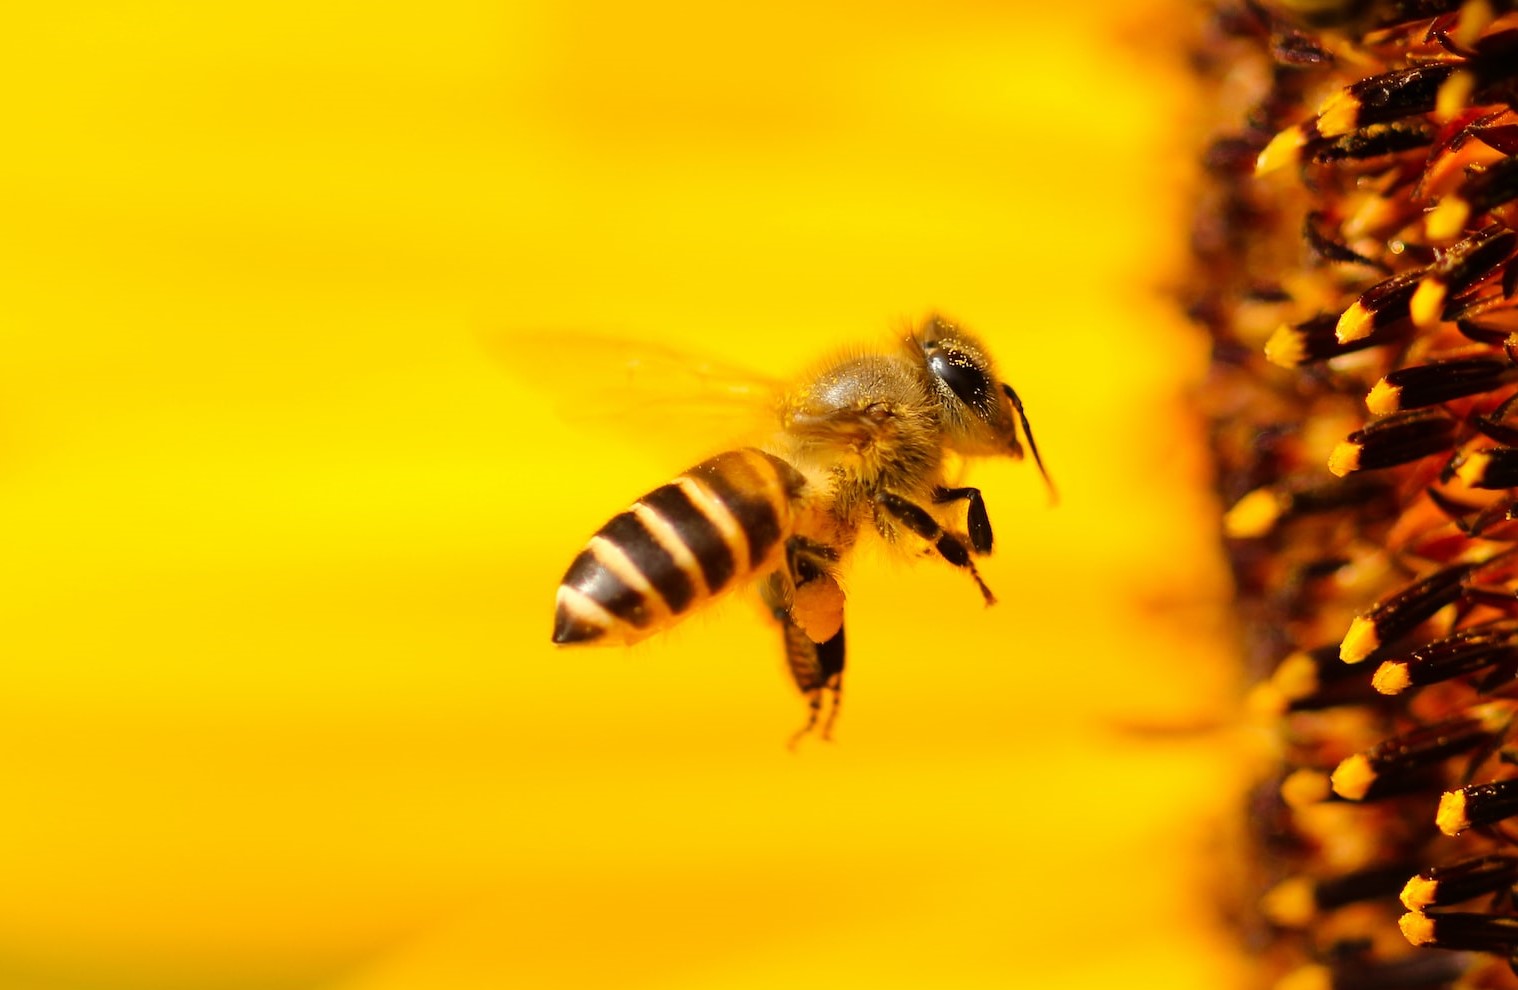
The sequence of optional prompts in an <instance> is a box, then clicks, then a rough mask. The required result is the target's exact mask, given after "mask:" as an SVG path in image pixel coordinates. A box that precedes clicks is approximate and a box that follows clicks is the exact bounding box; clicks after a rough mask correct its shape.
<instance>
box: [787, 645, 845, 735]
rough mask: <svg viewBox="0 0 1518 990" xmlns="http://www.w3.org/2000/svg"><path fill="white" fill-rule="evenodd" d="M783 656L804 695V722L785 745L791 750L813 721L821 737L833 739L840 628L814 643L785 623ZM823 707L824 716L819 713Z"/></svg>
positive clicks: (840, 687)
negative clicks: (819, 730) (825, 714)
mask: <svg viewBox="0 0 1518 990" xmlns="http://www.w3.org/2000/svg"><path fill="white" fill-rule="evenodd" d="M785 658H786V662H787V664H788V665H789V666H790V668H791V676H792V677H793V678H795V681H796V686H797V687H799V688H800V689H801V693H802V694H803V695H804V696H805V697H806V703H807V716H806V724H805V725H803V726H802V727H801V728H799V729H797V730H796V732H795V733H793V734H792V735H791V738H790V741H789V742H788V743H787V744H786V745H787V747H788V748H790V749H795V748H796V746H797V745H799V744H800V742H801V740H802V739H804V738H805V737H806V736H808V735H809V734H811V733H812V732H813V731H814V730H815V729H816V728H817V723H818V722H819V721H820V722H821V723H822V732H821V736H822V738H823V739H824V740H831V739H832V738H833V723H835V722H836V721H837V720H838V709H839V706H840V705H841V704H842V703H843V658H844V640H843V627H842V626H840V627H839V628H838V632H836V633H834V634H833V638H832V639H830V640H828V641H827V642H825V643H814V642H812V641H811V639H810V638H808V637H807V635H806V633H804V632H802V631H801V627H800V626H797V625H796V624H795V623H793V622H789V621H787V622H785ZM824 707H826V708H827V716H826V717H825V718H824V717H823V714H822V710H823V708H824Z"/></svg>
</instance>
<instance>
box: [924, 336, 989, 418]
mask: <svg viewBox="0 0 1518 990" xmlns="http://www.w3.org/2000/svg"><path fill="white" fill-rule="evenodd" d="M927 359H928V367H929V368H930V369H932V371H933V374H934V375H935V376H936V377H937V378H938V380H939V381H941V382H943V383H944V384H945V385H947V386H949V390H950V391H952V392H953V393H954V394H955V395H956V396H958V397H959V400H960V401H961V402H963V403H964V404H965V405H967V406H970V407H971V408H973V409H981V410H984V409H986V408H988V406H989V405H990V400H991V393H992V388H991V379H990V376H988V375H987V374H986V373H985V372H984V371H983V370H981V368H980V366H979V365H978V364H976V363H975V362H974V361H973V360H972V359H971V358H970V356H969V355H968V354H965V353H964V352H963V351H961V350H958V349H957V348H953V347H933V348H929V349H928V351H927Z"/></svg>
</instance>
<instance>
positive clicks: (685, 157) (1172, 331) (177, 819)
mask: <svg viewBox="0 0 1518 990" xmlns="http://www.w3.org/2000/svg"><path fill="white" fill-rule="evenodd" d="M1173 14H1174V12H1169V13H1167V12H1166V11H1165V10H1162V9H1160V8H1155V9H1154V10H1152V11H1150V10H1147V9H1146V10H1145V11H1144V12H1143V13H1141V14H1139V13H1134V12H1133V11H1132V10H1131V9H1130V5H1126V4H1120V3H1094V4H1092V3H1088V4H1079V5H1047V4H1037V5H1035V4H1020V3H1013V4H991V3H962V4H952V5H947V6H942V5H940V6H939V7H929V6H921V7H912V6H896V5H886V6H884V7H882V6H880V5H876V4H863V3H852V4H836V5H828V6H826V7H822V8H818V7H816V6H815V5H812V4H801V3H794V4H790V3H783V4H780V5H766V6H764V7H762V8H761V7H755V8H752V9H749V8H735V9H729V8H727V7H724V6H722V5H707V4H687V5H682V4H678V3H674V4H652V5H650V4H606V5H596V4H586V3H568V4H554V3H546V2H544V3H538V2H528V3H509V2H508V3H504V4H492V3H480V2H473V0H439V2H434V3H429V4H410V5H404V4H401V5H398V4H360V3H341V2H337V3H319V4H311V3H288V2H283V0H272V2H268V3H261V4H256V5H238V4H233V5H224V4H189V3H155V2H143V3H133V4H105V3H95V4H92V3H83V4H59V5H46V4H37V5H30V6H29V7H27V8H25V9H19V10H13V11H9V12H8V15H7V18H6V21H7V27H6V30H5V32H4V33H5V39H4V41H3V42H0V49H3V52H4V57H3V58H0V81H3V84H4V88H5V90H6V92H7V94H8V99H7V100H6V101H5V102H6V105H7V111H6V114H5V116H6V120H7V123H6V128H5V130H6V132H7V136H8V141H7V142H6V143H7V145H8V146H9V147H8V150H7V151H6V153H5V154H4V155H3V156H0V197H3V209H0V216H3V217H4V219H3V220H0V224H3V226H4V229H5V235H4V236H3V237H0V286H3V291H0V298H3V299H4V307H3V309H4V312H3V315H0V767H3V768H4V769H3V772H0V780H3V781H4V784H3V793H4V796H5V809H6V810H5V814H4V815H3V816H0V878H3V881H0V986H3V987H5V988H11V987H15V988H18V990H53V988H59V990H62V988H87V990H118V988H119V990H127V988H133V990H135V988H146V987H153V988H195V990H206V988H228V990H231V988H255V987H256V988H259V990H273V988H285V987H288V988H324V990H325V988H333V990H402V988H404V990H412V988H417V990H422V988H453V987H462V988H467V987H492V988H500V987H524V988H525V987H543V988H555V987H647V988H655V987H657V988H734V990H737V988H769V987H776V986H787V987H796V988H801V987H829V988H839V987H871V988H893V987H943V988H982V987H985V988H990V987H1008V986H1028V987H1040V988H1064V987H1084V986H1100V987H1112V986H1156V987H1167V988H1180V990H1184V988H1188V987H1199V988H1200V987H1209V988H1211V987H1216V986H1219V985H1220V983H1226V981H1227V980H1228V979H1229V978H1230V976H1231V974H1230V972H1229V970H1228V967H1227V964H1226V962H1225V959H1226V957H1225V956H1224V955H1223V954H1222V953H1221V951H1220V950H1219V949H1218V948H1217V947H1216V945H1214V943H1217V944H1219V945H1220V944H1222V943H1223V941H1224V939H1225V938H1226V936H1225V935H1224V934H1222V923H1221V922H1220V921H1219V920H1218V919H1219V914H1218V909H1217V907H1216V904H1217V901H1218V898H1217V896H1216V895H1217V894H1218V891H1219V890H1220V889H1221V888H1222V887H1223V886H1224V885H1225V883H1226V881H1225V876H1224V874H1223V873H1222V872H1221V869H1220V867H1219V866H1218V865H1217V862H1216V861H1215V860H1211V859H1209V853H1211V852H1215V851H1216V848H1217V847H1219V846H1222V845H1225V844H1226V840H1227V834H1226V833H1227V825H1226V823H1227V822H1228V820H1229V817H1230V815H1231V814H1232V810H1233V806H1234V803H1235V800H1236V794H1235V792H1234V790H1233V789H1232V787H1231V786H1230V785H1229V784H1228V783H1227V781H1228V779H1229V774H1230V773H1231V772H1232V771H1231V767H1232V764H1233V757H1232V755H1231V754H1232V749H1231V748H1230V745H1229V744H1228V743H1227V741H1226V739H1225V738H1224V737H1221V736H1218V735H1216V734H1211V733H1212V730H1213V729H1214V728H1215V727H1216V726H1217V725H1219V724H1223V723H1225V722H1226V721H1227V719H1228V717H1229V710H1230V704H1231V702H1230V699H1231V697H1232V684H1231V682H1230V676H1231V675H1230V674H1229V670H1230V666H1229V664H1230V661H1229V651H1228V646H1227V641H1226V638H1225V637H1224V636H1223V635H1222V627H1221V624H1220V621H1219V619H1218V616H1217V609H1218V608H1219V606H1220V605H1221V603H1222V602H1223V600H1224V599H1225V597H1226V592H1225V591H1224V590H1223V589H1225V588H1226V578H1225V575H1224V573H1223V570H1222V567H1221V564H1220V563H1218V562H1217V561H1216V559H1215V558H1214V551H1213V549H1212V547H1213V544H1214V543H1215V541H1216V537H1217V533H1218V532H1219V526H1220V524H1219V522H1218V508H1217V506H1216V505H1215V504H1214V503H1213V501H1212V500H1211V498H1210V497H1209V496H1207V495H1206V494H1205V492H1206V489H1207V476H1206V471H1205V468H1204V466H1203V462H1202V455H1201V453H1200V442H1199V431H1198V428H1197V427H1196V426H1195V425H1194V423H1192V421H1191V420H1190V419H1188V418H1187V416H1186V415H1185V413H1184V403H1183V401H1182V399H1181V398H1180V394H1181V393H1180V390H1181V388H1182V386H1183V384H1184V383H1185V382H1187V381H1190V380H1192V379H1194V378H1196V377H1197V376H1198V375H1199V373H1200V369H1201V367H1202V364H1203V361H1204V357H1205V355H1204V353H1203V351H1202V348H1201V345H1200V343H1199V342H1198V340H1197V339H1196V338H1194V337H1193V336H1192V335H1191V334H1190V332H1189V331H1187V330H1186V328H1185V327H1184V326H1183V324H1182V323H1181V320H1180V317H1179V316H1178V315H1176V313H1175V312H1174V310H1175V306H1174V304H1173V303H1172V301H1171V300H1170V298H1169V296H1168V289H1169V288H1170V287H1172V286H1173V285H1174V284H1175V282H1176V281H1177V280H1178V278H1179V274H1178V273H1179V272H1180V271H1182V269H1183V266H1184V231H1185V228H1186V221H1185V220H1184V217H1185V213H1186V209H1187V203H1186V200H1185V197H1184V194H1183V192H1182V189H1183V182H1184V178H1185V176H1186V174H1187V173H1188V172H1189V169H1190V165H1189V163H1190V160H1191V158H1192V157H1193V156H1194V153H1193V152H1192V151H1191V150H1190V140H1191V137H1192V135H1191V132H1190V129H1189V125H1188V123H1187V121H1188V120H1189V119H1190V117H1189V115H1190V107H1189V103H1188V101H1189V100H1190V99H1191V97H1190V96H1189V95H1188V90H1187V85H1188V82H1189V80H1188V77H1187V75H1186V72H1185V62H1184V59H1183V58H1182V57H1181V52H1180V49H1179V47H1178V46H1177V44H1176V43H1175V42H1174V41H1173V40H1167V39H1173V37H1174V32H1173V31H1172V28H1173V25H1172V24H1171V23H1170V22H1169V20H1168V19H1167V17H1168V16H1172V15H1173ZM935 309H936V310H941V311H943V312H945V313H947V314H949V315H951V316H953V317H955V318H956V319H959V320H962V321H964V322H965V323H966V324H967V325H968V326H970V327H972V328H974V329H975V330H976V331H977V332H978V333H980V334H981V335H982V336H983V337H985V338H986V339H987V340H988V342H989V343H990V345H991V347H992V348H993V349H994V351H995V353H996V356H997V358H998V360H999V362H1000V364H1001V367H1002V370H1003V372H1004V374H1005V376H1006V377H1007V378H1008V379H1009V380H1010V381H1012V382H1013V383H1014V384H1015V385H1016V387H1017V389H1018V390H1019V392H1020V394H1021V396H1022V398H1023V400H1024V402H1025V403H1026V405H1027V408H1028V412H1029V415H1030V416H1031V418H1032V421H1033V424H1034V428H1035V431H1036V433H1037V435H1038V438H1039V445H1040V447H1041V449H1042V451H1043V453H1044V458H1045V461H1046V463H1047V464H1048V466H1049V469H1050V471H1051V473H1052V474H1053V476H1054V478H1055V480H1056V482H1057V483H1058V485H1059V488H1060V493H1061V501H1060V503H1059V505H1058V506H1057V507H1051V506H1050V505H1049V502H1048V498H1047V495H1046V492H1045V491H1044V489H1043V486H1042V484H1041V482H1040V479H1039V477H1038V474H1037V472H1036V471H1035V470H1034V469H1033V467H1032V466H1031V464H1013V463H1010V462H1008V463H1004V464H976V465H971V467H970V473H969V475H968V477H969V478H970V479H971V480H972V482H973V483H974V484H976V485H978V486H979V487H981V488H982V489H983V490H984V491H985V493H986V498H987V501H988V504H989V507H990V513H991V518H992V520H993V522H994V523H995V525H996V527H997V536H998V546H997V553H996V554H995V555H994V556H993V557H991V558H989V559H988V560H987V561H986V562H985V563H984V564H983V565H982V567H981V570H982V573H983V575H984V576H985V578H986V581H987V582H988V584H990V586H991V587H992V588H993V589H995V591H996V592H997V594H998V596H999V598H1000V599H1001V601H1000V604H998V605H997V606H996V607H994V608H990V609H987V608H985V607H983V605H982V603H981V598H980V595H979V594H978V593H977V592H976V590H975V588H974V586H973V584H972V583H971V582H969V581H968V580H967V579H966V577H965V576H964V575H963V574H961V573H957V572H955V571H954V570H953V569H952V568H949V567H947V566H944V565H942V564H941V563H935V562H933V561H931V560H924V561H921V562H916V563H912V562H902V561H897V560H893V559H890V558H889V557H888V556H887V555H885V554H883V553H880V554H870V553H866V554H864V555H862V557H861V559H860V560H858V561H857V562H856V565H857V566H855V567H854V568H853V569H852V571H851V572H850V574H849V579H848V591H849V596H850V598H849V603H850V604H849V609H850V611H849V637H850V666H849V671H848V677H847V694H846V698H845V704H844V710H843V715H842V717H841V719H840V722H839V726H838V732H837V738H836V741H835V742H833V743H831V744H824V743H821V742H819V741H816V740H815V739H808V740H806V741H805V742H804V743H803V744H802V745H801V746H800V747H799V749H798V751H797V752H794V753H792V752H789V751H787V749H786V747H785V741H786V739H787V737H788V736H789V734H790V733H791V732H792V731H793V730H794V729H796V728H797V727H798V726H799V725H800V724H801V721H802V718H803V715H804V712H803V707H802V705H801V703H800V702H799V700H798V699H797V698H796V697H795V695H794V693H793V691H792V689H791V687H790V685H789V683H788V681H787V678H786V675H785V673H784V670H783V665H782V654H781V648H780V644H779V641H778V635H777V633H776V632H775V630H774V629H773V628H772V627H771V626H770V625H769V624H768V623H767V621H766V619H765V618H764V617H763V616H762V615H761V614H760V613H759V611H758V610H757V609H756V608H755V607H753V606H752V605H751V604H750V603H747V602H745V601H741V600H739V599H737V598H735V599H733V600H731V601H729V602H727V603H725V604H722V605H719V606H715V607H713V608H712V609H711V610H709V612H707V613H703V614H702V615H701V616H699V617H697V618H695V619H693V620H691V621H689V622H687V623H685V624H684V625H682V626H681V627H680V628H679V629H678V630H675V631H672V632H671V633H670V634H669V635H668V636H664V637H659V638H655V639H654V640H652V641H650V642H649V643H647V644H643V645H640V646H639V647H637V648H635V649H632V650H621V649H581V650H560V649H556V648H554V647H552V646H551V645H550V643H549V633H550V628H551V616H552V603H553V592H554V587H555V585H556V583H557V581H558V579H559V578H560V576H561V574H562V573H563V570H564V568H565V567H566V566H567V565H568V563H569V561H570V560H571V559H572V557H573V556H574V554H575V553H577V552H578V550H579V549H580V547H581V546H582V545H583V542H584V540H585V539H586V537H587V536H589V534H590V533H592V532H593V531H594V530H595V529H596V528H597V527H598V526H599V525H600V524H601V523H602V522H604V521H605V520H606V519H607V518H609V517H610V516H611V515H612V514H613V513H615V512H617V511H619V510H620V509H622V508H623V507H624V506H625V505H626V504H627V503H628V502H630V501H631V500H632V499H633V498H635V497H637V496H638V495H639V494H641V493H642V492H644V491H647V490H648V489H649V488H651V487H652V486H654V485H656V484H659V483H661V482H663V481H664V480H666V479H668V478H669V477H670V476H672V475H674V474H675V473H677V472H678V471H680V470H681V469H683V468H685V467H688V466H689V465H690V464H691V463H693V461H694V459H696V458H699V457H700V456H703V455H705V454H708V453H711V452H713V451H714V450H718V449H721V448H722V446H723V444H724V443H726V442H728V441H729V440H730V438H729V437H726V436H724V435H722V433H721V431H720V430H719V429H716V428H715V426H713V427H712V429H710V430H708V429H707V427H708V426H712V424H706V423H703V422H700V421H693V416H694V415H695V414H693V413H690V412H689V411H688V410H680V409H679V408H678V406H674V407H672V408H671V410H670V411H669V412H668V413H667V417H666V418H667V419H668V420H669V422H667V423H666V424H661V423H660V420H659V417H658V416H654V415H649V414H648V413H649V410H648V409H647V408H645V409H643V410H641V411H640V415H639V417H638V419H637V420H636V421H629V420H625V419H624V420H621V421H620V422H609V423H603V424H602V425H597V423H596V421H595V420H596V419H597V417H596V416H592V415H583V416H582V415H579V413H584V412H587V411H590V410H591V409H592V407H599V406H602V405H605V403H602V402H600V401H599V400H600V399H601V398H603V391H602V386H603V385H605V384H608V383H605V382H603V381H601V380H599V379H600V376H601V375H602V374H603V373H604V370H605V365H604V362H602V361H599V360H598V358H597V356H596V355H594V354H590V353H587V345H586V341H588V340H593V339H596V338H616V339H620V340H630V341H644V342H648V343H649V344H650V345H657V346H659V347H666V348H678V349H693V350H698V351H701V352H704V353H706V354H710V355H713V356H715V357H717V358H720V359H721V360H724V361H728V362H733V363H737V364H743V365H747V366H752V367H754V368H756V369H758V370H760V371H762V372H765V373H767V374H774V375H785V374H791V373H793V372H794V371H796V370H797V369H801V368H804V367H806V366H807V365H808V363H810V362H812V361H814V360H816V359H818V358H820V357H824V356H826V355H827V354H829V353H831V352H834V351H836V350H837V349H839V348H841V347H847V346H849V345H851V344H855V345H857V344H868V345H878V346H887V345H888V344H889V342H890V340H891V338H892V335H893V334H895V333H898V332H899V331H900V330H901V329H902V328H903V327H904V326H906V325H908V324H909V323H911V322H912V321H914V320H917V319H920V318H921V317H922V316H923V315H925V314H926V313H927V312H929V311H932V310H935ZM582 366H583V368H584V371H583V373H582V372H581V371H580V369H581V368H582ZM566 386H572V387H573V388H572V394H567V395H566V394H564V393H565V389H566ZM601 418H602V419H605V418H607V417H605V416H602V417H601ZM611 418H612V419H616V418H617V417H614V416H613V417H611ZM666 426H667V428H665V427H666Z"/></svg>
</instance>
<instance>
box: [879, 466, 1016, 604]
mask: <svg viewBox="0 0 1518 990" xmlns="http://www.w3.org/2000/svg"><path fill="white" fill-rule="evenodd" d="M875 504H876V505H878V506H880V507H881V508H882V509H884V510H885V511H886V512H888V513H889V514H890V515H891V516H892V517H893V518H895V519H896V520H897V521H898V522H900V523H901V524H902V525H903V526H905V527H906V528H907V529H910V530H911V531H912V532H914V533H916V534H917V535H918V536H920V537H922V538H923V539H925V540H927V541H928V542H929V543H931V544H933V548H934V549H935V550H937V551H938V555H939V556H940V557H942V558H943V559H944V560H947V561H948V562H949V563H951V564H953V565H954V566H955V567H963V568H964V569H965V570H967V571H969V572H970V576H971V577H972V578H974V579H975V584H976V586H977V587H979V588H980V593H981V595H982V596H983V597H984V598H985V600H986V604H987V605H995V604H996V596H995V595H993V594H992V593H991V589H990V588H988V587H986V582H984V581H982V580H981V577H980V572H979V571H977V570H976V569H975V562H974V561H973V560H971V559H970V548H969V547H967V546H965V542H964V541H963V540H961V539H960V538H959V537H957V536H955V535H954V534H953V533H950V532H947V531H945V530H944V528H943V527H942V526H940V525H938V520H936V519H934V518H933V516H932V515H931V514H930V513H929V512H928V510H927V509H924V508H923V507H922V506H920V505H918V504H917V503H915V502H912V501H909V500H907V499H904V498H902V497H901V496H900V495H895V494H893V493H891V492H881V493H880V494H879V495H877V496H876V497H875ZM987 521H988V522H989V520H987Z"/></svg>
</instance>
